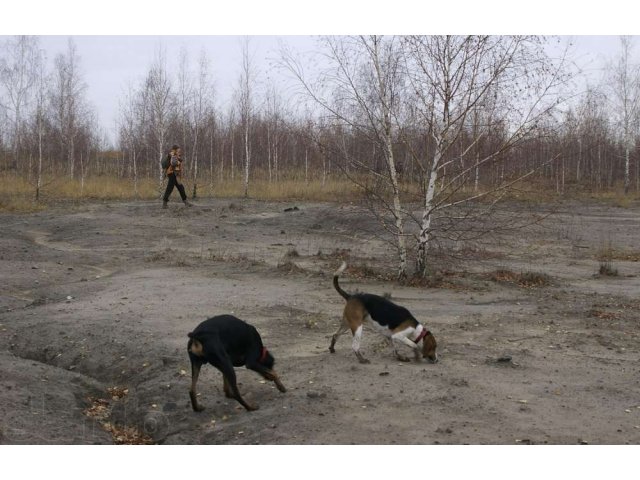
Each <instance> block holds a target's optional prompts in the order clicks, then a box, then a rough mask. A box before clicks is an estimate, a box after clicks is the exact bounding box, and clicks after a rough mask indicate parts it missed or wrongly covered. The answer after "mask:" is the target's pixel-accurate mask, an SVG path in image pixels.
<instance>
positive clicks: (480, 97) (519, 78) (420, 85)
mask: <svg viewBox="0 0 640 480" xmlns="http://www.w3.org/2000/svg"><path fill="white" fill-rule="evenodd" d="M403 47H404V52H405V59H406V68H407V76H408V79H409V81H410V84H411V89H412V91H413V94H414V96H413V103H414V104H415V106H416V120H417V121H418V122H419V123H418V124H419V128H420V129H421V131H422V132H423V135H422V137H423V138H425V139H426V140H425V141H426V142H428V143H427V144H426V145H424V148H422V149H420V150H417V149H413V150H412V160H413V161H414V162H415V164H416V165H417V166H418V168H419V171H420V174H421V185H422V195H423V196H422V208H421V210H422V212H421V214H420V215H419V216H418V217H416V216H412V218H413V219H414V220H415V221H416V223H418V226H419V234H418V236H417V239H416V240H417V242H416V243H417V254H416V268H417V271H418V273H419V274H420V275H423V276H426V275H427V274H428V266H429V265H428V248H429V245H430V242H431V240H432V239H433V235H434V225H433V220H434V217H435V215H436V214H437V213H439V212H443V211H445V210H447V209H450V208H452V207H458V206H464V205H467V206H468V205H470V204H471V202H472V201H474V200H477V199H479V198H481V197H483V196H489V195H491V194H499V193H500V192H501V191H503V190H504V189H506V188H507V187H508V186H510V185H512V184H513V183H514V182H515V181H516V180H519V179H516V180H514V179H506V178H505V176H504V173H501V175H500V180H499V182H498V185H496V186H494V188H493V189H492V190H491V192H483V193H473V194H470V195H464V196H463V198H461V199H456V198H455V196H456V194H458V193H460V192H461V191H462V189H463V187H464V185H465V183H466V179H468V177H469V176H468V173H469V172H470V171H472V170H474V169H477V168H478V167H479V166H481V165H483V164H487V163H489V162H493V161H494V160H496V159H497V158H498V157H499V156H500V155H502V154H504V153H505V152H506V151H507V150H508V149H510V148H512V147H513V146H514V145H516V144H517V143H518V142H520V141H522V140H523V139H525V138H527V137H528V135H530V134H531V133H532V132H534V131H535V128H536V126H537V123H538V122H539V121H540V120H541V119H542V118H544V117H545V116H548V115H549V114H550V112H551V111H552V110H553V109H554V108H555V107H556V106H557V104H558V98H559V97H558V89H559V88H560V87H561V86H562V85H563V84H564V82H565V80H566V79H565V77H564V75H563V66H564V63H563V62H562V61H560V62H552V61H551V59H549V58H548V57H547V56H546V55H545V53H544V50H543V48H542V43H541V41H540V39H538V38H536V37H503V36H500V37H490V36H410V37H406V38H404V39H403ZM492 96H493V98H492ZM496 102H498V105H496ZM489 104H490V105H491V108H492V113H491V115H490V116H487V118H491V119H492V125H488V129H494V128H500V127H499V126H500V125H506V126H508V128H507V130H506V135H505V136H504V137H503V138H502V140H501V141H500V142H499V143H498V144H497V145H495V146H494V147H493V148H492V149H490V150H488V151H485V152H484V153H483V155H482V156H479V157H478V158H476V159H474V160H473V161H470V162H466V163H464V162H463V160H464V158H465V157H467V156H469V154H470V153H471V152H474V148H473V147H474V146H476V145H477V143H478V141H479V140H480V139H481V138H482V137H483V136H484V135H486V134H487V131H488V129H487V128H484V129H475V132H474V131H473V129H472V131H471V135H472V137H471V138H470V139H468V140H467V141H466V142H464V143H463V142H461V141H460V140H461V138H462V136H463V135H466V136H467V137H468V136H469V134H470V132H469V130H468V128H466V127H467V125H468V122H469V119H470V118H471V117H472V116H473V114H474V112H476V111H477V109H478V108H482V107H483V106H486V105H489ZM461 145H462V146H461ZM456 148H457V151H456ZM502 168H503V170H502V172H504V164H503V166H502ZM447 171H449V172H454V173H452V174H449V175H448V176H447V175H446V172H447ZM498 196H499V195H498ZM458 219H459V220H463V218H458ZM449 220H450V222H455V221H456V218H455V217H451V218H450V219H449ZM476 233H477V232H476Z"/></svg>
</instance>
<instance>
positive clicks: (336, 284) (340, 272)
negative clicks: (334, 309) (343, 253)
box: [333, 262, 351, 300]
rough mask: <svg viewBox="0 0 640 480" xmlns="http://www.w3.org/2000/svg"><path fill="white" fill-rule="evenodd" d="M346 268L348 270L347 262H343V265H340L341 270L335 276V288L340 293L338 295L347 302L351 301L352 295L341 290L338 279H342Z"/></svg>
mask: <svg viewBox="0 0 640 480" xmlns="http://www.w3.org/2000/svg"><path fill="white" fill-rule="evenodd" d="M346 268H347V262H342V265H340V268H338V270H336V271H335V273H334V274H333V286H334V287H335V289H336V290H337V291H338V293H339V294H340V295H341V296H342V298H344V299H345V300H349V298H351V295H349V294H348V293H347V292H345V291H344V290H343V289H341V288H340V285H339V284H338V277H340V275H341V274H342V272H344V271H345V269H346Z"/></svg>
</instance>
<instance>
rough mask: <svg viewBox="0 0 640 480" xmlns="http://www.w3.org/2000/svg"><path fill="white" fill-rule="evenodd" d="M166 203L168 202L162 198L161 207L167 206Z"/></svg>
mask: <svg viewBox="0 0 640 480" xmlns="http://www.w3.org/2000/svg"><path fill="white" fill-rule="evenodd" d="M167 203H169V202H167V201H166V200H163V201H162V208H167Z"/></svg>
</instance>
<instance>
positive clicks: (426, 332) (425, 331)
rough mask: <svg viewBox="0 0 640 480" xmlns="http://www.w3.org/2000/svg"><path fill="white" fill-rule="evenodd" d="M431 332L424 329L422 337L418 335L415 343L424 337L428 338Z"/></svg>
mask: <svg viewBox="0 0 640 480" xmlns="http://www.w3.org/2000/svg"><path fill="white" fill-rule="evenodd" d="M429 333H430V332H429V330H427V329H426V328H423V329H422V331H421V332H420V335H418V338H416V339H415V340H414V341H413V343H416V344H417V343H418V342H419V341H420V340H422V339H423V338H424V337H426V336H427V335H429Z"/></svg>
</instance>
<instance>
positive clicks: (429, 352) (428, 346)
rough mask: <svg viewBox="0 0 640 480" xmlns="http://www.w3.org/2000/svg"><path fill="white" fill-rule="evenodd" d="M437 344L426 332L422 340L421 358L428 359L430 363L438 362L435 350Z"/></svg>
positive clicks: (430, 334) (434, 338)
mask: <svg viewBox="0 0 640 480" xmlns="http://www.w3.org/2000/svg"><path fill="white" fill-rule="evenodd" d="M437 348H438V344H437V343H436V337H434V336H433V334H432V333H431V332H430V331H428V330H427V333H426V335H425V336H424V338H423V339H422V358H426V359H428V360H429V361H430V362H431V363H437V362H438V353H437V352H436V349H437Z"/></svg>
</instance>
